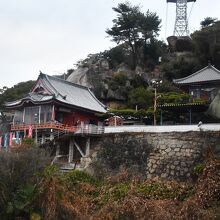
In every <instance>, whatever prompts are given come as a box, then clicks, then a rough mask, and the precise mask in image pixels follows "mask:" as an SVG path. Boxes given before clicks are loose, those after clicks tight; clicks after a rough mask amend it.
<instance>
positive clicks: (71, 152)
mask: <svg viewBox="0 0 220 220" xmlns="http://www.w3.org/2000/svg"><path fill="white" fill-rule="evenodd" d="M73 146H74V143H73V139H72V138H71V139H70V143H69V157H68V163H71V162H72V161H73Z"/></svg>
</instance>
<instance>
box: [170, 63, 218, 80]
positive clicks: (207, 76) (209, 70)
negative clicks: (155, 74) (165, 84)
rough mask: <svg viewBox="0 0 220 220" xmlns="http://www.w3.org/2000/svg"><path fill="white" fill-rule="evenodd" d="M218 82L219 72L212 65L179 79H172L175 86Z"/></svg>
mask: <svg viewBox="0 0 220 220" xmlns="http://www.w3.org/2000/svg"><path fill="white" fill-rule="evenodd" d="M218 80H220V71H219V70H218V69H216V68H215V67H214V66H212V65H208V66H207V67H205V68H203V69H201V70H199V71H197V72H195V73H193V74H191V75H189V76H187V77H184V78H181V79H174V80H173V82H174V83H176V84H192V83H200V82H210V81H218Z"/></svg>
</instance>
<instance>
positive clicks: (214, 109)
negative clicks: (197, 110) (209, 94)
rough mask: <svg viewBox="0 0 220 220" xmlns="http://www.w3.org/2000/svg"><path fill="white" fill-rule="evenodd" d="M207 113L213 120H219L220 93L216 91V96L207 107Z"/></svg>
mask: <svg viewBox="0 0 220 220" xmlns="http://www.w3.org/2000/svg"><path fill="white" fill-rule="evenodd" d="M207 113H208V114H209V115H211V116H212V117H214V118H218V119H220V91H218V94H217V95H216V97H215V98H214V99H213V101H212V102H211V104H210V105H209V109H208V111H207Z"/></svg>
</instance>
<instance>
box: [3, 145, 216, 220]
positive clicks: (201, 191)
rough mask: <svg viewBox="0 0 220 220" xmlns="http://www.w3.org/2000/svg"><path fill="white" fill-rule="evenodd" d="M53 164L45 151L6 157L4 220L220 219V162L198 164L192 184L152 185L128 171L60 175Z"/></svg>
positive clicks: (25, 151) (156, 182)
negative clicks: (108, 173)
mask: <svg viewBox="0 0 220 220" xmlns="http://www.w3.org/2000/svg"><path fill="white" fill-rule="evenodd" d="M39 158H40V160H39ZM49 159H50V157H48V153H46V151H45V150H40V149H38V148H35V147H30V146H29V147H27V146H26V147H23V148H20V149H19V150H15V149H14V150H13V152H11V153H9V152H2V153H1V154H0V175H1V179H0V195H1V196H0V219H3V220H9V219H23V220H25V219H37V220H40V219H47V220H56V219H59V220H62V219H63V220H71V219H103V220H104V219H109V220H111V219H112V220H113V219H158V220H159V219H165V220H166V219H167V220H170V219H175V220H188V219H199V220H202V219H204V220H208V219H219V217H220V203H219V202H220V201H219V198H220V160H219V158H215V157H211V158H209V159H208V160H207V161H206V162H204V163H203V164H198V165H197V166H196V167H195V169H194V176H195V178H194V182H188V183H180V182H175V181H161V180H147V179H145V177H144V175H142V174H139V173H138V172H136V173H135V174H130V173H129V172H127V170H125V169H124V168H121V170H120V172H118V173H116V174H114V175H112V176H110V175H102V176H101V177H102V178H97V177H94V176H91V175H89V174H87V173H85V172H82V171H77V170H74V171H71V172H68V173H60V172H59V170H58V168H57V167H55V166H51V165H49V164H48V162H49ZM6 161H7V162H6ZM45 166H46V167H45Z"/></svg>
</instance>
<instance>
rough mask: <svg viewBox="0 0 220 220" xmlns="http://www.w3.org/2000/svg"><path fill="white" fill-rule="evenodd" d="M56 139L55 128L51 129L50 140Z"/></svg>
mask: <svg viewBox="0 0 220 220" xmlns="http://www.w3.org/2000/svg"><path fill="white" fill-rule="evenodd" d="M53 139H54V135H53V129H51V130H50V141H52V140H53Z"/></svg>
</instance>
